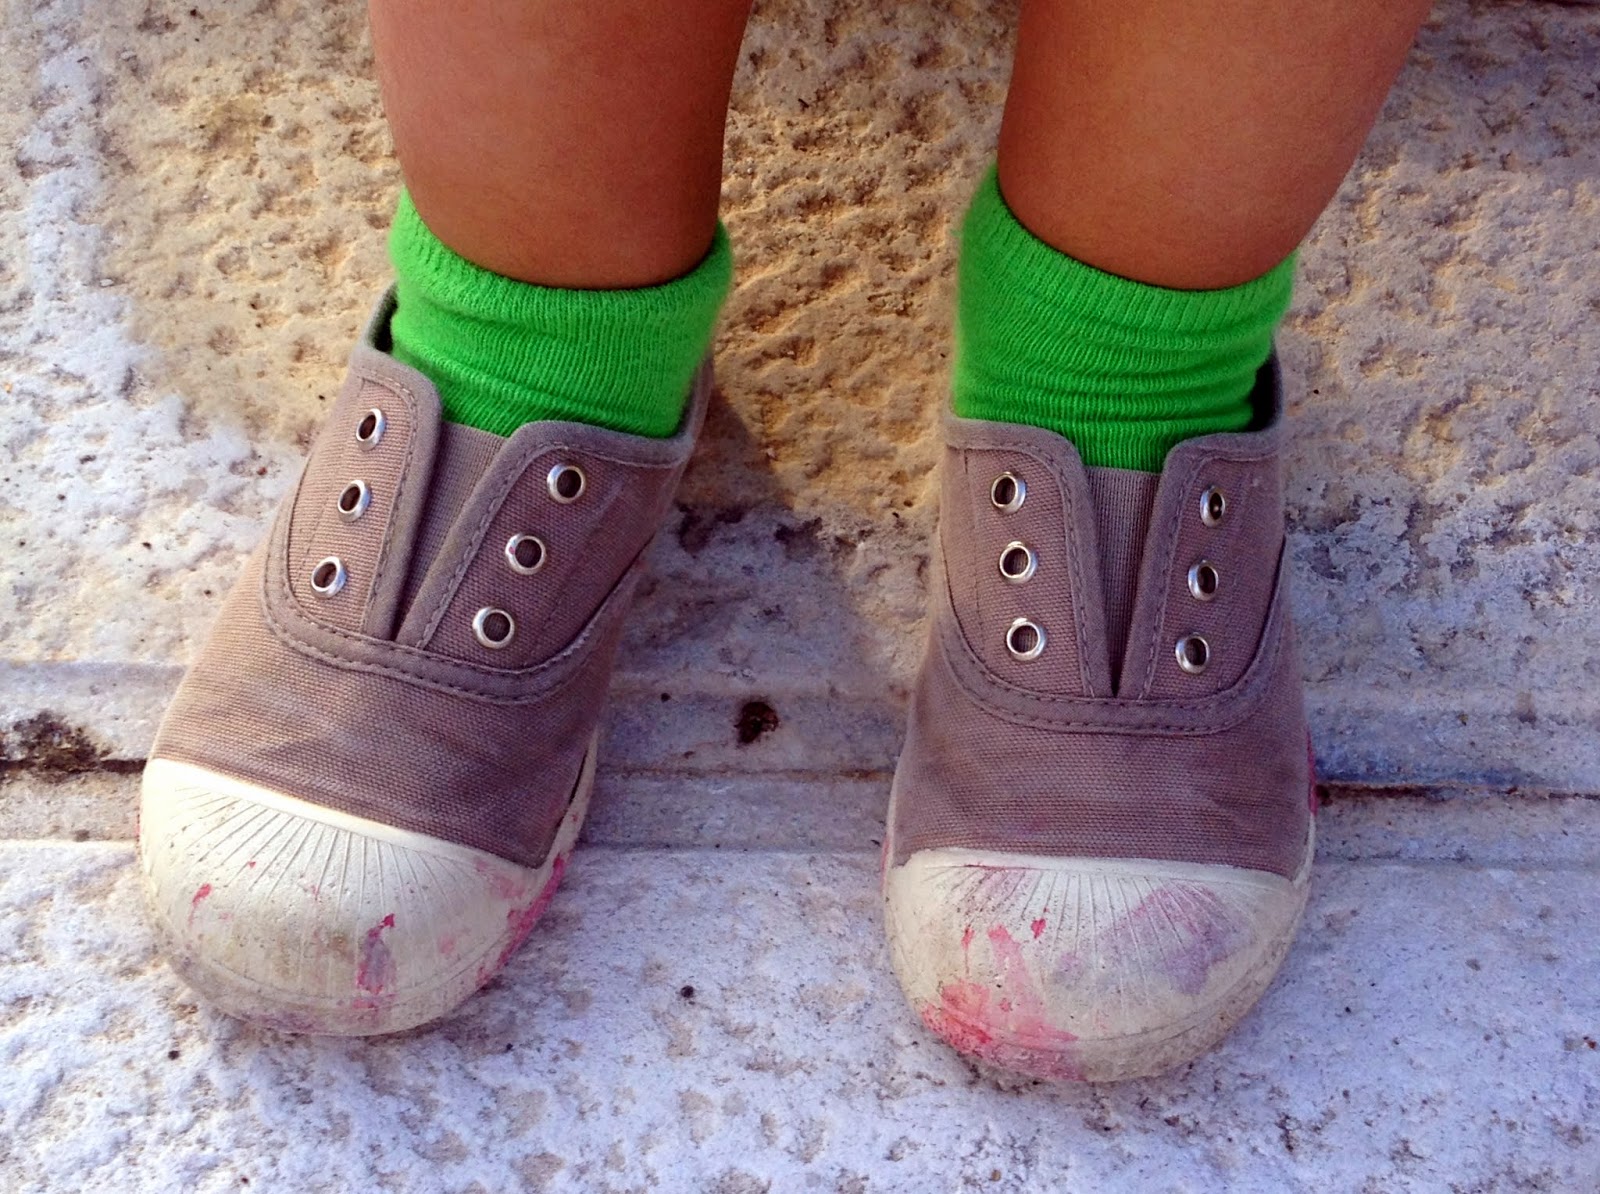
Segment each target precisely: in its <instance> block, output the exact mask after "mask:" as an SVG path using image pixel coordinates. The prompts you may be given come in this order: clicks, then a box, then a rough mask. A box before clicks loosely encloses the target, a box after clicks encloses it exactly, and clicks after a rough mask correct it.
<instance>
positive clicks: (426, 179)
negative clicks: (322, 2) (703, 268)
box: [371, 0, 750, 289]
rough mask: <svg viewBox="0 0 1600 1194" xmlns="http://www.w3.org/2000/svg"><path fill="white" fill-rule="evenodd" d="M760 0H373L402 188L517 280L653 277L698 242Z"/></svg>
mask: <svg viewBox="0 0 1600 1194" xmlns="http://www.w3.org/2000/svg"><path fill="white" fill-rule="evenodd" d="M749 9H750V0H695V2H692V3H688V4H685V3H683V2H682V0H587V2H585V3H583V4H548V3H542V4H541V3H535V4H504V3H498V2H496V0H378V2H376V3H374V4H373V5H372V8H371V12H372V39H373V48H374V51H375V53H376V56H377V63H378V76H379V80H380V81H381V83H382V85H383V103H384V110H385V113H386V114H387V116H388V118H389V126H390V128H391V129H392V130H393V133H394V142H395V150H396V152H397V154H398V155H399V158H400V166H401V170H402V172H403V173H404V175H405V180H406V186H407V188H408V189H409V190H410V193H411V197H412V199H413V200H414V201H415V202H416V206H417V210H418V212H419V213H420V214H421V216H422V218H423V220H425V221H426V222H427V225H428V227H429V228H430V229H432V230H433V231H434V232H435V233H436V234H437V235H438V236H439V238H440V239H441V240H442V241H444V243H445V244H447V245H449V246H450V247H451V248H452V249H454V250H455V251H456V252H457V253H459V254H461V255H462V256H463V257H465V258H467V259H468V260H469V261H472V262H474V263H476V264H477V265H480V266H482V267H483V268H485V269H488V270H493V271H494V272H495V273H497V274H503V275H505V276H506V277H509V278H516V279H519V280H520V281H523V282H534V283H537V284H538V285H541V286H559V287H571V288H576V289H601V288H604V289H615V288H620V287H636V286H649V285H653V284H655V283H658V282H665V281H668V280H670V279H672V278H676V277H679V276H680V275H682V274H684V273H687V272H688V271H689V270H690V269H692V268H693V267H694V266H695V265H696V264H697V263H698V262H699V261H700V260H701V258H703V257H704V256H705V255H706V251H707V249H708V248H709V247H710V245H711V235H712V231H713V230H714V229H715V228H716V223H717V197H718V195H719V194H720V192H721V189H722V130H723V124H724V121H725V118H726V115H727V109H728V92H729V89H730V87H731V85H732V80H733V71H734V66H735V64H736V62H737V60H738V52H739V42H740V39H741V38H742V37H743V35H744V26H745V19H746V16H747V15H748V12H749Z"/></svg>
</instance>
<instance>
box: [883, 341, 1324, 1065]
mask: <svg viewBox="0 0 1600 1194" xmlns="http://www.w3.org/2000/svg"><path fill="white" fill-rule="evenodd" d="M1255 397H1256V400H1257V404H1256V405H1257V410H1258V411H1260V412H1261V415H1260V418H1259V420H1258V421H1259V423H1260V424H1261V426H1260V427H1259V428H1258V429H1256V430H1251V431H1247V432H1245V433H1237V434H1235V433H1229V434H1219V435H1208V436H1204V437H1201V438H1197V439H1192V440H1189V441H1187V442H1185V443H1182V444H1180V445H1178V446H1177V447H1176V448H1174V449H1173V450H1172V452H1171V453H1170V455H1169V456H1168V457H1167V461H1166V467H1165V469H1164V471H1163V472H1162V473H1161V474H1160V475H1159V476H1156V475H1152V474H1146V473H1138V472H1130V471H1125V470H1120V469H1105V468H1085V467H1084V466H1083V464H1082V463H1081V461H1080V459H1079V457H1078V455H1077V453H1076V451H1075V450H1074V449H1073V447H1072V445H1071V444H1070V443H1069V442H1068V441H1067V440H1065V439H1063V438H1062V437H1060V436H1058V435H1056V434H1053V433H1051V432H1048V431H1044V430H1040V429H1038V428H1032V427H1024V426H1017V425H1013V424H1001V423H989V422H982V421H977V420H969V419H960V418H956V417H954V416H950V417H949V419H948V422H947V424H946V445H947V446H946V451H945V455H944V460H943V465H942V469H943V480H942V486H943V488H942V506H941V513H940V529H939V547H938V551H937V552H936V555H937V556H938V557H939V568H938V570H937V573H936V577H937V579H936V580H935V583H934V586H933V598H932V602H933V609H932V618H931V623H932V629H931V633H930V640H929V646H928V651H927V655H926V657H925V660H924V663H923V666H922V669H921V672H920V674H919V676H918V678H917V681H916V685H915V689H914V692H913V696H912V702H911V710H910V724H909V728H908V734H907V740H906V746H905V750H904V753H903V754H902V756H901V759H900V763H899V767H898V769H897V771H896V774H895V779H894V787H893V794H892V797H891V803H890V811H889V826H888V833H887V837H886V842H885V872H884V897H885V904H886V912H887V929H888V934H889V943H890V951H891V955H892V958H893V963H894V967H895V970H896V972H897V974H898V976H899V978H900V982H901V985H902V986H903V988H904V989H905V993H906V996H907V998H908V999H909V1000H910V1002H911V1005H912V1007H913V1008H914V1009H915V1011H916V1013H917V1014H918V1015H919V1016H920V1017H921V1019H922V1021H923V1023H924V1024H926V1025H927V1027H928V1028H930V1029H931V1030H932V1031H933V1032H935V1033H936V1034H937V1035H938V1036H940V1037H942V1038H943V1039H944V1040H945V1041H947V1042H948V1043H949V1044H950V1045H952V1046H953V1047H954V1048H956V1049H957V1050H959V1051H960V1052H962V1053H964V1054H966V1055H968V1056H969V1057H972V1058H974V1059H976V1060H978V1061H979V1062H982V1063H986V1064H987V1065H990V1066H993V1067H996V1068H999V1069H1002V1070H1006V1071H1011V1072H1014V1073H1019V1074H1022V1075H1026V1076H1030V1077H1035V1078H1043V1079H1084V1080H1093V1081H1100V1080H1109V1079H1117V1078H1127V1077H1134V1076H1140V1075H1147V1074H1153V1073H1156V1072H1158V1071H1161V1070H1164V1069H1167V1068H1169V1067H1172V1066H1175V1065H1178V1064H1180V1063H1182V1062H1185V1061H1188V1060H1190V1059H1192V1058H1194V1057H1196V1056H1197V1055H1199V1054H1201V1053H1202V1052H1204V1051H1205V1050H1207V1049H1209V1048H1211V1047H1212V1045H1214V1044H1215V1043H1216V1042H1217V1041H1218V1040H1220V1039H1221V1037H1222V1036H1223V1035H1224V1034H1225V1033H1227V1032H1228V1031H1229V1029H1230V1028H1231V1027H1232V1026H1233V1025H1234V1024H1235V1023H1236V1022H1237V1021H1238V1020H1239V1019H1240V1018H1241V1017H1242V1016H1243V1015H1244V1014H1245V1012H1246V1011H1248V1010H1249V1008H1250V1007H1251V1006H1252V1005H1253V1004H1254V1003H1255V1002H1256V1000H1257V999H1258V998H1259V997H1260V996H1261V994H1262V992H1263V991H1264V990H1265V989H1266V987H1267V985H1268V983H1269V982H1270V981H1271V979H1272V976H1273V974H1274V973H1275V972H1276V971H1277V969H1278V967H1279V964H1280V963H1281V962H1282V961H1283V958H1284V956H1285V954H1286V952H1287V950H1288V948H1289V944H1290V941H1291V939H1292V937H1293V935H1294V932H1295V929H1296V926H1297V924H1298V922H1299V919H1300V916H1301V912H1302V910H1303V909H1304V906H1305V901H1306V892H1307V880H1308V876H1309V873H1310V868H1311V858H1312V846H1313V812H1314V807H1315V795H1314V787H1313V778H1312V770H1311V764H1310V760H1309V757H1308V751H1307V745H1306V744H1307V738H1306V725H1305V715H1304V711H1303V700H1302V695H1301V686H1300V674H1299V668H1298V663H1297V660H1296V654H1295V647H1294V638H1293V632H1292V629H1291V626H1290V620H1289V604H1288V596H1287V592H1286V588H1287V583H1288V575H1287V573H1288V568H1287V565H1286V562H1285V553H1284V530H1283V493H1282V489H1283V486H1282V477H1281V466H1280V446H1281V439H1282V396H1281V383H1280V379H1279V374H1278V368H1277V364H1276V361H1275V360H1274V361H1271V362H1269V363H1268V365H1267V366H1266V367H1265V368H1264V369H1263V370H1262V372H1261V374H1260V376H1259V379H1258V384H1257V387H1256V393H1255Z"/></svg>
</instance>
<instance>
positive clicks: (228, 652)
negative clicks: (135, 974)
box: [139, 295, 711, 1035]
mask: <svg viewBox="0 0 1600 1194" xmlns="http://www.w3.org/2000/svg"><path fill="white" fill-rule="evenodd" d="M393 307H394V303H393V298H392V295H391V296H388V297H386V298H385V299H384V301H383V302H382V303H380V305H379V308H378V311H377V314H376V315H375V317H374V318H373V320H372V322H371V324H370V326H369V328H368V330H367V332H366V334H365V336H364V337H363V340H362V342H361V343H360V344H359V345H358V346H357V347H356V349H355V351H354V353H353V355H352V357H351V361H350V368H349V374H348V378H347V380H346V381H345V383H344V386H343V388H342V390H341V392H340V394H339V397H338V400H337V401H336V402H335V403H334V405H333V408H332V410H331V411H330V412H329V416H328V420H327V423H326V424H325V426H324V427H323V429H322V431H321V432H320V434H319V436H318V438H317V440H316V442H315V444H314V445H313V447H312V450H311V453H310V457H309V459H308V461H307V463H306V466H305V470H304V473H303V475H302V476H301V478H300V481H299V483H298V485H297V486H296V487H295V489H294V490H293V492H291V493H290V494H289V495H288V497H287V498H286V499H285V501H284V503H283V505H282V507H281V508H280V510H279V512H278V515H277V517H276V521H275V522H274V524H273V526H272V529H271V532H270V534H269V535H268V537H267V540H266V542H265V543H264V544H263V545H262V546H261V547H260V548H259V549H258V550H257V551H256V552H255V553H254V554H253V555H252V556H251V557H250V560H249V563H248V564H247V566H246V568H245V570H244V574H243V576H242V578H241V579H240V580H239V582H238V583H237V585H236V586H235V587H234V589H233V591H232V592H231V594H230V595H229V596H228V598H227V601H226V602H225V604H224V606H223V608H222V612H221V614H220V616H219V619H218V622H217V624H216V627H215V629H214V631H213V633H212V635H211V638H210V640H209V642H208V643H207V645H206V646H205V648H204V649H203V651H202V652H201V653H200V655H199V657H198V658H197V659H196V660H195V661H194V663H193V666H192V667H191V668H190V669H189V672H188V674H187V675H186V677H185V678H184V680H183V683H182V685H181V686H180V687H179V689H178V692H177V695H176V696H175V698H174V699H173V702H172V705H171V707H170V708H169V709H168V711H167V714H166V717H165V720H164V721H163V722H162V725H161V728H160V731H159V733H158V735H157V738H156V742H155V746H154V749H153V751H152V754H151V758H150V762H149V764H148V766H147V767H146V769H145V772H144V781H143V796H142V805H141V825H140V834H139V857H140V861H141V864H142V869H143V874H144V879H145V886H146V889H147V892H148V895H149V901H150V905H151V909H152V915H153V919H154V922H155V925H156V926H157V929H158V931H159V933H160V935H161V936H162V938H163V939H164V941H165V944H166V950H167V954H168V957H169V959H170V961H171V963H172V965H173V966H174V967H175V968H176V969H177V971H178V972H179V973H180V974H181V975H182V976H183V977H184V978H185V979H186V980H187V981H188V982H189V983H190V984H191V985H192V986H193V987H195V988H196V989H197V990H198V991H199V992H200V993H202V994H203V995H205V996H206V997H208V998H209V999H210V1000H211V1001H212V1002H213V1003H215V1004H216V1005H217V1006H219V1007H221V1008H222V1009H223V1010H225V1011H228V1012H231V1013H232V1014H234V1015H236V1016H241V1017H244V1018H246V1019H249V1020H253V1021H256V1022H259V1023H262V1024H266V1025H270V1026H273V1027H277V1028H282V1029H287V1030H292V1031H297V1032H309V1033H336V1034H351V1035H364V1034H370V1033H382V1032H394V1031H397V1030H400V1029H404V1028H409V1027H412V1026H414V1025H418V1024H422V1023H424V1022H426V1021H428V1020H431V1019H433V1018H435V1017H437V1016H440V1015H442V1014H444V1013H445V1012H447V1011H449V1010H450V1009H452V1008H454V1007H455V1006H457V1005H458V1004H459V1003H461V1001H462V1000H464V999H465V998H466V997H467V996H468V995H469V994H470V993H471V992H472V991H473V990H475V989H476V988H477V987H479V986H481V985H482V984H483V983H484V982H486V981H487V980H488V979H489V977H490V976H492V975H493V974H494V973H495V972H496V971H497V970H498V969H499V968H500V967H501V966H503V965H504V964H505V962H506V961H507V959H508V958H509V957H510V956H511V954H512V952H513V951H514V950H515V949H516V948H517V946H518V945H519V944H520V943H521V942H522V940H523V938H524V937H525V936H526V935H527V933H528V931H529V929H530V928H531V927H532V926H533V923H534V922H535V921H536V920H537V919H538V918H539V916H540V914H541V913H542V912H543V911H544V909H545V907H546V905H547V904H548V903H549V901H550V898H551V895H552V894H553V892H554V890H555V888H556V885H557V884H558V883H559V882H560V880H561V875H562V871H563V868H564V867H565V865H566V859H567V855H568V853H569V852H570V851H571V849H572V846H573V843H574V841H575V840H576V838H577V836H578V829H579V826H580V824H581V823H582V821H583V816H584V810H585V808H586V806H587V803H588V798H589V789H590V785H591V783H592V780H593V777H594V761H595V735H596V730H595V727H596V723H597V721H598V719H599V715H600V710H601V704H602V701H603V699H604V696H605V692H606V686H607V680H608V677H609V675H610V672H611V666H612V658H613V655H614V653H615V651H616V647H617V642H618V638H619V634H620V632H621V628H622V622H623V615H624V613H625V611H626V609H627V606H628V603H629V600H630V597H631V595H632V593H633V590H634V588H635V586H636V584H637V581H638V578H639V576H640V567H641V566H640V556H641V553H642V552H643V550H644V548H645V546H646V545H647V543H648V542H649V540H650V539H651V537H652V536H653V534H654V533H655V531H656V529H657V527H658V526H659V525H660V523H661V521H662V519H663V518H664V517H665V515H666V514H667V512H668V510H669V508H670V504H671V500H672V495H673V493H674V490H675V489H676V486H677V483H678V479H679V477H680V476H681V474H682V472H683V469H684V466H685V464H686V462H687V461H688V458H689V453H690V450H691V448H692V446H693V442H694V437H695V434H696V432H697V430H698V428H699V425H700V422H701V420H702V418H703V417H704V411H705V404H706V400H707V396H708V395H709V393H710V388H711V375H710V369H709V367H708V366H707V367H703V368H702V369H701V371H700V373H699V375H698V376H697V378H696V380H695V382H694V392H693V396H692V399H691V401H690V403H689V406H688V413H687V414H686V415H685V417H684V421H683V425H682V427H681V428H680V430H679V432H678V434H677V435H676V436H674V437H673V438H671V439H665V440H660V439H647V438H641V437H638V436H633V435H626V434H623V433H620V432H616V431H610V430H606V429H603V428H598V427H591V426H585V425H579V424H573V423H562V422H536V423H530V424H528V425H526V426H524V427H522V428H520V429H519V430H518V431H517V432H516V433H515V434H513V435H512V436H510V437H509V438H501V437H499V436H496V435H492V434H490V433H488V432H484V431H479V430H476V429H474V428H470V427H465V426H460V425H456V424H452V423H445V422H443V421H442V420H441V417H440V406H439V399H438V395H437V393H436V391H435V390H434V387H433V386H432V385H431V384H430V383H429V382H428V380H427V379H426V378H425V377H423V376H422V375H421V374H420V373H418V372H416V371H415V370H413V369H409V368H407V367H406V366H404V365H402V364H400V363H399V362H397V361H396V360H394V359H393V358H392V357H390V356H389V355H387V353H386V351H385V350H386V349H387V348H388V342H387V341H388V326H389V318H390V316H391V314H392V312H393Z"/></svg>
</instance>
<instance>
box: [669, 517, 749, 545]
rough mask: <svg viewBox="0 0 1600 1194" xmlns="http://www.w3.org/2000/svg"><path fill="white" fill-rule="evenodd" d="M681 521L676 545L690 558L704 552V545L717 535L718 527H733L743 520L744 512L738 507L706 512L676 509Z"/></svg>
mask: <svg viewBox="0 0 1600 1194" xmlns="http://www.w3.org/2000/svg"><path fill="white" fill-rule="evenodd" d="M678 509H679V510H680V511H682V512H683V521H682V522H680V523H679V524H678V530H677V535H678V545H679V546H680V547H682V548H683V550H684V551H686V552H688V553H689V554H690V555H692V556H697V555H699V554H700V553H701V552H702V551H703V550H705V546H706V544H708V543H710V542H711V537H712V536H713V535H715V534H716V533H717V528H718V527H725V526H733V525H735V524H736V523H739V522H742V521H743V520H744V513H745V512H744V510H743V509H741V508H740V507H738V506H729V507H724V508H723V509H720V510H708V509H703V508H699V507H695V506H683V505H680V506H679V507H678Z"/></svg>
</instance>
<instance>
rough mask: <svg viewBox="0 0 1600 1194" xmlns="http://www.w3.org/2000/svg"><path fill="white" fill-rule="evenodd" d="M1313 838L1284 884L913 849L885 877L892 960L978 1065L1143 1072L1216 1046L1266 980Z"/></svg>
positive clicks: (1291, 924) (1082, 1074) (1287, 940)
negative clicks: (1292, 873)
mask: <svg viewBox="0 0 1600 1194" xmlns="http://www.w3.org/2000/svg"><path fill="white" fill-rule="evenodd" d="M1314 837H1315V828H1314V826H1313V829H1312V834H1311V837H1310V838H1308V841H1307V846H1306V854H1305V860H1304V863H1303V864H1302V866H1301V867H1300V870H1299V872H1298V873H1297V874H1296V875H1295V876H1294V877H1293V878H1292V879H1285V878H1283V877H1282V876H1279V875H1272V874H1268V873H1265V872H1261V871H1251V870H1243V869H1240V868H1237V867H1225V866H1202V865H1194V864H1184V863H1162V862H1151V861H1145V860H1140V859H1127V860H1124V859H1100V858H1043V857H1036V856H1031V855H1022V854H1004V853H998V852H991V851H975V850H930V851H923V852H920V853H918V854H915V855H913V856H912V857H910V858H909V859H907V860H906V862H905V863H903V864H901V865H899V866H888V867H886V868H885V871H884V907H885V920H886V927H887V930H888V936H889V947H890V958H891V960H892V963H893V966H894V970H895V974H896V976H897V977H898V978H899V980H900V985H901V987H902V989H903V990H904V991H905V994H906V997H907V999H908V1000H909V1001H910V1003H911V1006H912V1008H913V1009H914V1010H915V1011H916V1013H917V1014H918V1016H919V1017H920V1018H921V1020H922V1022H923V1023H924V1025H926V1026H927V1027H928V1028H929V1030H931V1031H932V1032H934V1033H935V1034H936V1035H938V1036H939V1037H940V1038H941V1039H942V1040H944V1041H945V1042H946V1043H947V1044H949V1045H950V1046H951V1047H952V1048H954V1049H955V1050H957V1051H958V1052H960V1053H962V1054H964V1055H965V1056H967V1057H969V1058H971V1059H973V1060H974V1061H976V1062H978V1063H980V1064H981V1065H983V1066H985V1067H988V1068H992V1069H995V1070H999V1071H1002V1072H1004V1073H1006V1074H1011V1075H1017V1076H1021V1077H1024V1078H1030V1079H1039V1080H1045V1081H1086V1082H1110V1081H1120V1080H1123V1079H1128V1078H1139V1077H1148V1076H1151V1075H1154V1074H1158V1073H1162V1072H1164V1071H1166V1070H1170V1069H1172V1068H1174V1067H1176V1066H1179V1065H1182V1064H1184V1063H1186V1062H1189V1061H1192V1060H1194V1059H1195V1058H1196V1057H1199V1056H1201V1055H1202V1054H1204V1053H1206V1052H1207V1051H1209V1050H1210V1049H1212V1048H1213V1047H1215V1046H1216V1045H1217V1044H1218V1043H1219V1042H1220V1041H1221V1040H1222V1038H1223V1037H1225V1036H1226V1035H1227V1034H1228V1032H1230V1031H1231V1030H1232V1029H1233V1027H1234V1026H1235V1025H1236V1024H1237V1023H1238V1022H1239V1020H1240V1019H1242V1018H1243V1017H1244V1015H1245V1014H1246V1013H1247V1012H1248V1011H1249V1010H1250V1008H1251V1007H1253V1006H1254V1005H1255V1004H1256V1002H1257V1001H1258V1000H1259V999H1260V997H1261V995H1262V994H1263V993H1264V992H1265V991H1266V989H1267V987H1268V986H1269V985H1270V984H1271V982H1272V979H1273V976H1274V975H1275V974H1276V973H1277V971H1278V969H1279V967H1280V966H1281V965H1282V963H1283V959H1284V957H1285V956H1286V955H1287V953H1288V951H1289V947H1290V945H1291V944H1292V942H1293V940H1294V936H1295V932H1296V929H1297V928H1298V926H1299V922H1300V918H1301V916H1302V914H1303V913H1304V910H1305V904H1306V898H1307V895H1308V893H1309V888H1310V872H1311V858H1312V855H1313V853H1314V851H1315V845H1314ZM886 857H887V858H892V857H893V854H892V853H889V854H887V855H886Z"/></svg>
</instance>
